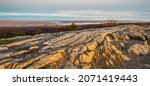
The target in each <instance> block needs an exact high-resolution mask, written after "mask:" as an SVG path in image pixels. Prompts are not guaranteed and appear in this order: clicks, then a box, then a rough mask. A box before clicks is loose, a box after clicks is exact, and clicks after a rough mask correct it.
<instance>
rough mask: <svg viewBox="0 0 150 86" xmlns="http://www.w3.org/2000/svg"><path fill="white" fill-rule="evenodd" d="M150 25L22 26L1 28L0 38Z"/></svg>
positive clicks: (111, 23)
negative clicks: (119, 26)
mask: <svg viewBox="0 0 150 86" xmlns="http://www.w3.org/2000/svg"><path fill="white" fill-rule="evenodd" d="M129 24H135V25H150V23H149V22H148V23H116V22H106V23H103V24H88V25H76V24H75V23H73V24H72V25H67V26H60V25H56V26H22V27H0V38H10V37H15V36H23V35H36V34H41V33H54V32H60V31H73V30H81V29H90V28H102V27H112V26H118V25H129Z"/></svg>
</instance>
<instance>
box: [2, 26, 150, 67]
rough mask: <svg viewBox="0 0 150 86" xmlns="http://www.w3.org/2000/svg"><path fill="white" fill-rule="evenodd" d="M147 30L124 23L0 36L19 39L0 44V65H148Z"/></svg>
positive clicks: (146, 28) (149, 53) (149, 30)
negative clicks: (74, 29)
mask: <svg viewBox="0 0 150 86" xmlns="http://www.w3.org/2000/svg"><path fill="white" fill-rule="evenodd" d="M149 32H150V28H149V27H144V26H143V27H142V26H134V25H128V26H127V25H124V26H117V27H107V28H95V29H94V28H93V29H86V30H78V31H66V32H58V33H44V34H38V35H35V36H25V37H24V36H20V37H14V38H9V39H4V40H11V39H17V40H19V41H16V42H13V43H10V44H6V45H0V68H2V69H4V68H6V69H15V68H16V69H26V68H29V69H39V68H50V69H58V68H61V69H81V68H83V69H90V68H92V69H93V68H149V66H148V65H150V63H149V62H144V61H142V60H143V59H144V58H146V59H148V57H149V56H150V52H149V51H150V47H149V38H150V37H149V36H150V34H149ZM138 59H140V60H138ZM143 62H144V63H143ZM137 63H138V64H137Z"/></svg>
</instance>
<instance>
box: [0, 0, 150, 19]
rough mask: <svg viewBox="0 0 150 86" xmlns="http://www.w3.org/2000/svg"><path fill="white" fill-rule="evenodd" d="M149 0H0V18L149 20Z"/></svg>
mask: <svg viewBox="0 0 150 86" xmlns="http://www.w3.org/2000/svg"><path fill="white" fill-rule="evenodd" d="M149 3H150V1H149V0H82V1H81V0H1V1H0V20H107V19H115V20H131V21H149V20H150V16H149V15H150V9H149V8H150V5H149Z"/></svg>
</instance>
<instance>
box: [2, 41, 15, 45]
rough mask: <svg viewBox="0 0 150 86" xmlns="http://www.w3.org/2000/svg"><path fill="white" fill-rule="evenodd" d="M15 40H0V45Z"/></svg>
mask: <svg viewBox="0 0 150 86" xmlns="http://www.w3.org/2000/svg"><path fill="white" fill-rule="evenodd" d="M15 41H16V40H0V45H4V44H10V43H12V42H15Z"/></svg>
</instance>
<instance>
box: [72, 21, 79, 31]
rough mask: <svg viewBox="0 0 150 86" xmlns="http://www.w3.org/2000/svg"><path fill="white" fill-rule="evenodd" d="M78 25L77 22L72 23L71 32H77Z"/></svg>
mask: <svg viewBox="0 0 150 86" xmlns="http://www.w3.org/2000/svg"><path fill="white" fill-rule="evenodd" d="M77 28H78V27H77V25H76V24H75V22H72V24H71V30H77Z"/></svg>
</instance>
